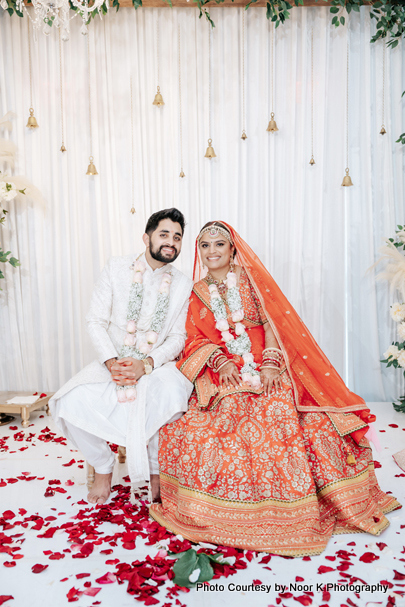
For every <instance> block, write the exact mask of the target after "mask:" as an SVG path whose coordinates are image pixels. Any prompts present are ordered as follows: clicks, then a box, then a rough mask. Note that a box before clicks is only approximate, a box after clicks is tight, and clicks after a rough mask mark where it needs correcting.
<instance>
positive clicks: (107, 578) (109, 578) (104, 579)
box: [96, 571, 117, 584]
mask: <svg viewBox="0 0 405 607" xmlns="http://www.w3.org/2000/svg"><path fill="white" fill-rule="evenodd" d="M116 580H117V576H115V575H114V574H113V573H111V571H108V572H107V573H105V574H104V575H103V576H101V577H99V578H98V579H97V580H96V582H97V584H113V583H114V582H115V581H116Z"/></svg>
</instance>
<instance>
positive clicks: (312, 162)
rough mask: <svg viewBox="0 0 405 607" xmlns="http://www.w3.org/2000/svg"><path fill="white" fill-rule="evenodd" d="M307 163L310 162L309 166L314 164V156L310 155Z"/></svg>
mask: <svg viewBox="0 0 405 607" xmlns="http://www.w3.org/2000/svg"><path fill="white" fill-rule="evenodd" d="M309 164H310V165H311V166H312V165H314V164H315V160H314V157H313V156H311V160H310V161H309Z"/></svg>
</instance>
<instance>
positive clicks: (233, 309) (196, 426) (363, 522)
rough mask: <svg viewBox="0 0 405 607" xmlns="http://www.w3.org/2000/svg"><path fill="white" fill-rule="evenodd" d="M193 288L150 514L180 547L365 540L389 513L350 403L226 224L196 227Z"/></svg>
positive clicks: (312, 548)
mask: <svg viewBox="0 0 405 607" xmlns="http://www.w3.org/2000/svg"><path fill="white" fill-rule="evenodd" d="M204 266H205V267H206V268H207V269H208V272H207V273H206V275H205V276H204V277H202V276H203V275H204V272H203V267H204ZM194 280H195V281H196V282H195V285H194V290H193V293H192V295H191V298H190V307H189V311H188V317H187V342H186V349H185V355H184V358H183V359H182V360H180V361H179V362H178V363H177V365H178V368H179V369H180V370H181V371H182V372H183V373H184V375H185V376H186V377H187V378H188V379H189V380H190V381H191V382H193V383H194V391H193V393H192V395H191V398H190V402H189V410H188V412H187V413H186V414H185V415H184V416H183V417H182V418H181V419H179V420H178V421H176V422H173V423H171V424H168V425H167V426H165V427H163V428H162V429H161V430H160V449H159V465H160V482H161V499H162V502H161V503H160V504H153V505H152V506H151V511H150V512H151V515H152V516H153V517H154V518H155V519H156V520H157V521H158V522H159V523H161V524H162V525H164V526H165V527H167V528H168V529H170V530H171V531H173V532H174V533H176V534H181V535H182V536H183V537H185V538H187V539H189V540H191V541H194V542H199V541H205V542H213V543H216V544H224V545H228V546H235V547H237V548H243V549H252V550H259V551H268V552H271V553H275V554H281V555H289V556H304V555H312V554H318V553H320V552H322V550H324V549H325V547H326V545H327V542H328V539H329V538H330V536H331V535H332V534H333V533H334V534H336V533H358V532H368V533H371V534H373V535H379V534H380V533H381V532H382V531H383V530H384V529H385V528H386V527H387V526H388V525H389V522H388V520H387V518H386V517H385V514H386V513H388V512H390V511H392V510H394V509H396V508H399V507H400V504H399V503H398V502H397V500H396V499H395V498H394V497H392V496H390V495H387V494H385V493H384V492H383V491H382V490H381V489H380V487H379V486H378V483H377V479H376V477H375V473H374V466H373V459H372V452H371V449H370V446H369V443H368V440H367V438H366V437H365V435H366V433H367V431H368V425H367V424H368V423H371V422H372V421H374V420H375V417H374V416H373V415H371V414H370V410H369V409H367V407H366V404H365V402H364V400H363V399H362V398H360V397H359V396H357V395H356V394H353V392H350V391H349V390H348V388H347V387H346V386H345V384H344V383H343V380H342V379H341V378H340V376H339V375H338V373H337V372H336V371H335V369H334V368H333V367H332V365H331V364H330V362H329V361H328V359H327V358H326V356H325V355H324V354H323V352H322V351H321V349H320V348H319V346H318V345H317V344H316V342H315V341H314V339H313V337H312V336H311V334H310V333H309V331H308V329H307V328H306V326H305V325H304V323H303V322H302V321H301V319H300V318H299V316H298V315H297V313H296V312H295V310H294V309H293V308H292V306H291V305H290V304H289V302H288V301H287V299H286V298H285V297H284V295H283V294H282V292H281V291H280V289H279V288H278V287H277V285H276V283H275V282H274V280H273V279H272V277H271V276H270V274H269V273H268V272H267V270H266V269H265V267H264V266H263V265H262V263H261V262H260V261H259V259H258V258H257V257H256V255H255V254H254V253H253V251H252V250H251V249H250V248H249V246H248V245H247V244H246V243H245V242H244V241H243V240H242V238H241V237H240V236H239V235H238V233H237V232H236V231H235V230H233V229H232V228H231V226H229V225H227V224H226V223H224V222H218V221H215V222H210V223H208V224H206V225H205V226H204V227H203V228H202V230H201V232H200V234H199V236H198V238H197V241H196V256H195V261H194Z"/></svg>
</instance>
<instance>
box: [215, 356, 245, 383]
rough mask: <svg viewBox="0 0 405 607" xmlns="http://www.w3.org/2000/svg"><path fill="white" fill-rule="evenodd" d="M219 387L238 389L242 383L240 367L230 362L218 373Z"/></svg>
mask: <svg viewBox="0 0 405 607" xmlns="http://www.w3.org/2000/svg"><path fill="white" fill-rule="evenodd" d="M218 379H219V385H220V387H221V388H230V387H231V386H235V388H238V387H239V386H240V383H241V381H242V378H241V376H240V375H239V370H238V367H237V366H236V365H235V363H233V362H229V363H227V364H226V365H224V366H223V367H222V369H220V370H219V371H218Z"/></svg>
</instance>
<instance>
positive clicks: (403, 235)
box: [397, 228, 405, 244]
mask: <svg viewBox="0 0 405 607" xmlns="http://www.w3.org/2000/svg"><path fill="white" fill-rule="evenodd" d="M397 238H398V240H400V241H401V242H402V243H404V244H405V228H404V229H403V230H400V231H399V232H397Z"/></svg>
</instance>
